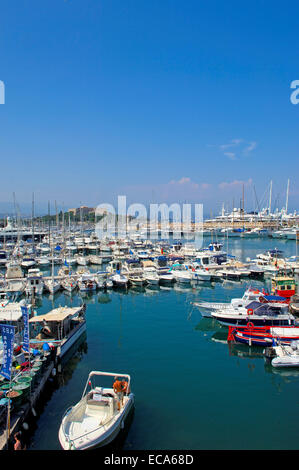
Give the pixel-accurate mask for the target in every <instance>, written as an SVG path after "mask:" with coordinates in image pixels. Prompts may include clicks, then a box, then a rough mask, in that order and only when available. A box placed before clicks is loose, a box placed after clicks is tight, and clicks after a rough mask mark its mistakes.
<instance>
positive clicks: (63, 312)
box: [29, 306, 82, 323]
mask: <svg viewBox="0 0 299 470" xmlns="http://www.w3.org/2000/svg"><path fill="white" fill-rule="evenodd" d="M81 309H82V307H81V306H80V307H58V308H55V309H54V310H51V311H50V312H48V313H45V314H43V315H36V316H35V317H32V318H30V319H29V322H30V323H40V322H43V321H44V320H46V321H56V322H61V321H64V320H65V319H66V318H68V317H70V316H74V315H76V314H77V313H79V312H80V310H81Z"/></svg>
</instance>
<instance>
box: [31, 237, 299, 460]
mask: <svg viewBox="0 0 299 470" xmlns="http://www.w3.org/2000/svg"><path fill="white" fill-rule="evenodd" d="M208 242H209V240H206V244H208ZM223 248H224V249H227V247H226V246H225V242H224V247H223ZM273 248H278V249H280V250H283V251H284V253H285V255H286V256H293V255H296V243H295V242H290V241H279V240H271V239H264V240H263V239H261V240H254V239H253V240H242V239H236V240H235V239H234V240H229V244H228V251H229V252H230V253H231V254H233V255H236V256H237V257H238V258H240V259H242V260H244V261H245V259H246V258H247V257H251V258H254V257H255V255H256V254H257V253H262V252H264V251H266V250H267V249H273ZM266 284H267V281H266ZM249 285H252V286H255V285H256V286H259V287H263V286H264V283H261V282H258V281H249V280H246V281H242V282H232V281H224V282H215V283H207V284H200V285H199V287H196V288H192V287H180V286H178V285H177V284H176V285H174V286H173V287H169V288H167V287H164V288H163V287H161V286H160V287H158V288H147V287H145V288H134V287H131V288H130V289H128V290H127V291H125V290H124V291H121V290H111V291H108V292H107V293H103V292H100V293H99V292H97V293H96V294H94V295H90V296H85V297H83V300H84V302H85V303H86V305H87V309H86V321H87V334H86V340H85V341H84V342H83V343H82V344H81V346H80V348H79V350H78V351H77V352H74V353H73V355H71V357H70V359H69V361H68V362H67V364H66V365H65V367H64V369H63V372H62V374H61V376H60V377H59V378H56V379H55V380H54V382H53V387H52V389H51V391H50V392H49V393H48V395H47V397H46V400H45V403H44V406H43V408H42V409H41V410H40V413H39V416H38V418H37V420H36V423H35V426H34V429H33V430H32V432H31V437H30V441H29V443H28V446H27V448H28V449H30V450H42V449H43V450H46V449H47V450H52V449H53V450H54V449H60V445H59V441H58V429H59V426H60V423H61V418H62V415H63V413H64V411H65V410H66V409H67V408H68V407H69V406H70V405H72V404H74V403H76V402H77V401H78V400H79V399H80V397H81V394H82V391H83V388H84V385H85V382H86V379H87V376H88V373H89V372H90V371H91V370H102V371H106V372H116V373H117V372H119V373H121V372H124V373H129V374H130V375H131V380H132V391H133V392H134V394H135V398H136V402H135V412H134V416H133V419H132V422H131V425H130V427H129V430H128V433H127V434H126V436H125V438H124V439H123V441H122V444H121V446H122V448H123V449H124V450H128V451H130V450H139V449H143V450H154V449H155V450H159V449H166V450H169V449H298V447H299V444H298V422H299V399H298V389H299V370H295V369H294V370H283V371H278V370H274V369H273V368H271V366H269V365H267V364H266V362H265V360H264V357H263V353H262V348H249V347H248V346H246V345H239V346H237V345H228V343H227V341H226V339H227V329H226V328H225V327H221V326H220V325H219V324H218V323H217V322H216V321H215V320H213V319H208V318H203V317H202V316H201V314H200V312H199V310H198V309H197V308H195V307H194V306H192V304H191V303H192V302H194V301H199V300H214V301H224V302H226V301H227V302H229V301H230V299H231V298H233V297H241V296H242V295H243V293H244V290H245V288H246V287H247V286H249ZM80 301H81V297H80V296H79V295H78V294H76V295H73V296H72V297H70V296H69V295H67V294H64V293H58V294H57V295H55V296H54V298H52V297H49V296H43V298H42V301H41V305H38V307H37V313H38V314H40V313H44V312H47V311H49V310H50V309H51V308H53V306H54V307H58V306H59V305H65V304H66V305H71V304H73V305H78V304H79V302H80Z"/></svg>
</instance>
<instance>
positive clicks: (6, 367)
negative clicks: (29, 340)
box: [0, 325, 15, 380]
mask: <svg viewBox="0 0 299 470" xmlns="http://www.w3.org/2000/svg"><path fill="white" fill-rule="evenodd" d="M0 327H1V334H2V341H3V364H2V368H1V371H0V374H1V375H3V377H5V378H6V379H7V380H10V379H11V366H12V356H13V345H14V337H15V327H14V326H12V325H0Z"/></svg>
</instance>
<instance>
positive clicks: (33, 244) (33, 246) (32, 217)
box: [31, 193, 35, 253]
mask: <svg viewBox="0 0 299 470" xmlns="http://www.w3.org/2000/svg"><path fill="white" fill-rule="evenodd" d="M31 223H32V248H33V253H34V252H35V243H34V242H35V237H34V193H32V215H31Z"/></svg>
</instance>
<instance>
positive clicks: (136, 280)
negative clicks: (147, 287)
mask: <svg viewBox="0 0 299 470" xmlns="http://www.w3.org/2000/svg"><path fill="white" fill-rule="evenodd" d="M128 279H129V283H130V284H131V285H133V286H143V285H144V284H146V283H147V282H146V280H145V278H144V276H143V274H130V275H129V276H128Z"/></svg>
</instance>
